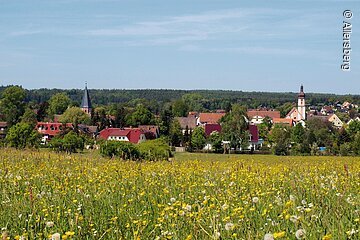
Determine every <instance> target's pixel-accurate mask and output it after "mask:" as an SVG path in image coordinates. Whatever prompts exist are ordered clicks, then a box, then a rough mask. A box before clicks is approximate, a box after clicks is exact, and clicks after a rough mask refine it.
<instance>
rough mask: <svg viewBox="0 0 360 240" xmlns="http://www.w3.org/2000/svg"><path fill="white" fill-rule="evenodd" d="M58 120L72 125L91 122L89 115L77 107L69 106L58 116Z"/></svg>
mask: <svg viewBox="0 0 360 240" xmlns="http://www.w3.org/2000/svg"><path fill="white" fill-rule="evenodd" d="M59 121H60V122H62V123H72V124H73V125H74V126H77V125H78V124H90V123H91V119H90V116H89V115H88V114H86V113H85V112H83V111H82V110H81V109H80V108H78V107H71V108H68V109H66V111H65V112H64V113H63V114H62V115H61V117H60V118H59Z"/></svg>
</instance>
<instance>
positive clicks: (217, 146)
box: [209, 132, 223, 153]
mask: <svg viewBox="0 0 360 240" xmlns="http://www.w3.org/2000/svg"><path fill="white" fill-rule="evenodd" d="M209 142H210V143H211V147H212V150H213V151H214V152H216V153H220V152H222V151H223V147H222V144H221V143H222V141H221V136H220V134H219V132H212V133H211V134H210V136H209Z"/></svg>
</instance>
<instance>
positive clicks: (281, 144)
mask: <svg viewBox="0 0 360 240" xmlns="http://www.w3.org/2000/svg"><path fill="white" fill-rule="evenodd" d="M269 141H270V142H271V143H272V149H273V153H274V154H275V155H288V151H289V144H290V129H289V128H287V127H283V126H281V125H275V127H274V128H273V129H272V130H271V133H270V135H269Z"/></svg>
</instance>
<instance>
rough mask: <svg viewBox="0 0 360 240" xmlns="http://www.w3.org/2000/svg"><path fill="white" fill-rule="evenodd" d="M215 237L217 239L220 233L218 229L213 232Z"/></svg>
mask: <svg viewBox="0 0 360 240" xmlns="http://www.w3.org/2000/svg"><path fill="white" fill-rule="evenodd" d="M214 235H215V239H219V238H220V233H219V232H218V231H216V232H215V234H214Z"/></svg>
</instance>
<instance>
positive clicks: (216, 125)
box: [204, 123, 221, 137]
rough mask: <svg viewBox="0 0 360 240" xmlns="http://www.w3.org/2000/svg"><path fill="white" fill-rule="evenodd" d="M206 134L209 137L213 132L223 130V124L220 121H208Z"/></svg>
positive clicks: (205, 128) (205, 126)
mask: <svg viewBox="0 0 360 240" xmlns="http://www.w3.org/2000/svg"><path fill="white" fill-rule="evenodd" d="M204 130H205V135H206V136H207V137H208V136H210V135H211V134H212V133H213V132H218V133H220V132H221V125H220V124H219V123H206V124H205V125H204Z"/></svg>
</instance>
